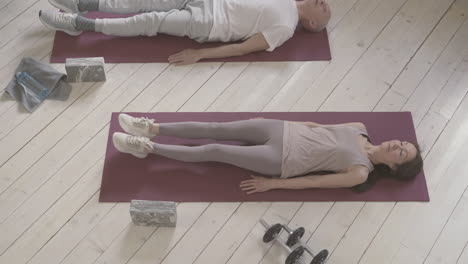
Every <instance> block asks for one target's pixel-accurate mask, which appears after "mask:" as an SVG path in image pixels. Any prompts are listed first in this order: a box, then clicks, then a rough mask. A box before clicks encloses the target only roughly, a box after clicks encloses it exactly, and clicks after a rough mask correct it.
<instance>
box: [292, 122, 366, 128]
mask: <svg viewBox="0 0 468 264" xmlns="http://www.w3.org/2000/svg"><path fill="white" fill-rule="evenodd" d="M295 123H299V124H303V125H306V126H308V127H332V126H338V125H347V126H354V127H358V128H364V129H365V128H366V126H365V125H364V124H363V123H361V122H351V123H342V124H333V125H322V124H319V123H315V122H295Z"/></svg>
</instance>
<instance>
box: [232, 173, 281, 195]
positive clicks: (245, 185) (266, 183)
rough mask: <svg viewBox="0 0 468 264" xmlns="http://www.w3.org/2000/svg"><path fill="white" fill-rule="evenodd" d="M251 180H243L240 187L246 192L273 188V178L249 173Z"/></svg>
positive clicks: (264, 190)
mask: <svg viewBox="0 0 468 264" xmlns="http://www.w3.org/2000/svg"><path fill="white" fill-rule="evenodd" d="M250 176H251V177H252V180H245V181H242V182H241V183H240V187H241V189H242V190H243V191H246V192H247V194H252V193H257V192H266V191H268V190H271V189H273V187H274V186H273V180H272V179H268V178H264V177H258V176H254V175H250Z"/></svg>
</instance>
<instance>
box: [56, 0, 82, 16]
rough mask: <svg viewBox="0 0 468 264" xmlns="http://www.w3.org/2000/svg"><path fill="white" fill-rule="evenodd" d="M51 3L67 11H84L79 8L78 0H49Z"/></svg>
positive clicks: (74, 12)
mask: <svg viewBox="0 0 468 264" xmlns="http://www.w3.org/2000/svg"><path fill="white" fill-rule="evenodd" d="M49 3H50V4H51V5H53V6H54V7H56V8H58V9H60V10H63V11H65V12H67V13H73V14H76V13H84V12H80V10H79V8H78V0H49Z"/></svg>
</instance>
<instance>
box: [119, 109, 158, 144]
mask: <svg viewBox="0 0 468 264" xmlns="http://www.w3.org/2000/svg"><path fill="white" fill-rule="evenodd" d="M119 124H120V127H121V128H122V129H123V130H124V131H125V132H127V133H128V134H131V135H135V136H140V137H147V138H153V137H155V136H156V134H154V133H151V128H152V127H153V125H154V120H153V119H148V118H146V117H133V116H129V115H127V114H120V115H119Z"/></svg>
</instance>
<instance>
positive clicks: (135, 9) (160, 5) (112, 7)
mask: <svg viewBox="0 0 468 264" xmlns="http://www.w3.org/2000/svg"><path fill="white" fill-rule="evenodd" d="M81 1H85V2H86V1H99V11H101V12H108V13H120V14H127V13H144V12H153V11H156V12H168V11H170V10H173V9H179V10H180V9H183V8H184V7H185V5H186V4H187V3H188V2H190V1H191V0H80V2H81ZM78 6H80V4H79V5H78ZM83 11H88V10H83ZM89 11H93V10H89Z"/></svg>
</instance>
